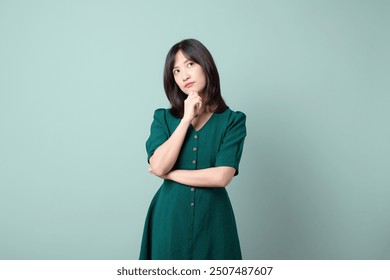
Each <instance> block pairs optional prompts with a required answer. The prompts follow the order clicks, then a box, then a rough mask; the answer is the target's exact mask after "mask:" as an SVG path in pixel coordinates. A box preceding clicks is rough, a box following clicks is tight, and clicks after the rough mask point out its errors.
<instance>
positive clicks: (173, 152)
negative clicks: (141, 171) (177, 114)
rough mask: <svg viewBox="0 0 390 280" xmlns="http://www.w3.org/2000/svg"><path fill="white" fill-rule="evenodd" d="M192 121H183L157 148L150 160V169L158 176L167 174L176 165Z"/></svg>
mask: <svg viewBox="0 0 390 280" xmlns="http://www.w3.org/2000/svg"><path fill="white" fill-rule="evenodd" d="M190 123H191V122H190V121H185V120H182V121H181V122H180V124H179V125H178V126H177V128H176V130H175V131H174V132H173V133H172V135H171V137H169V139H168V140H167V141H165V143H164V144H162V145H161V146H160V147H158V148H157V150H156V151H155V152H154V154H153V156H152V157H151V158H150V160H149V162H150V168H151V170H152V172H153V173H154V174H156V175H157V176H162V175H164V174H167V173H168V172H169V171H170V170H171V169H172V167H173V165H174V164H175V162H176V160H177V157H178V156H179V153H180V149H181V147H182V145H183V141H184V138H185V136H186V134H187V130H188V127H189V125H190Z"/></svg>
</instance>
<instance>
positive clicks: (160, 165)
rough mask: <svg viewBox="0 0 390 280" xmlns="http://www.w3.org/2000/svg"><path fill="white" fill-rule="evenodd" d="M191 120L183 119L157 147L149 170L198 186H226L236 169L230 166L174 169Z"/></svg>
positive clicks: (176, 180)
mask: <svg viewBox="0 0 390 280" xmlns="http://www.w3.org/2000/svg"><path fill="white" fill-rule="evenodd" d="M190 124H191V121H186V120H184V119H183V120H182V121H181V122H180V124H179V125H178V127H177V128H176V130H175V131H174V132H173V133H172V135H171V137H170V138H169V139H168V140H166V141H165V142H164V143H163V144H162V145H161V146H160V147H158V148H157V149H156V151H155V152H154V154H153V155H152V156H151V158H150V159H149V163H150V168H149V172H150V173H152V174H154V175H156V176H158V177H160V178H162V179H168V180H172V181H175V182H178V183H181V184H185V185H189V186H196V187H226V186H227V185H228V184H229V183H230V181H231V180H232V178H233V176H234V174H235V172H236V169H235V168H234V167H230V166H219V167H210V168H205V169H198V170H182V169H177V170H172V167H173V165H174V164H175V162H176V160H177V157H178V156H179V153H180V149H181V147H182V145H183V141H184V138H185V135H186V133H187V130H188V127H189V125H190Z"/></svg>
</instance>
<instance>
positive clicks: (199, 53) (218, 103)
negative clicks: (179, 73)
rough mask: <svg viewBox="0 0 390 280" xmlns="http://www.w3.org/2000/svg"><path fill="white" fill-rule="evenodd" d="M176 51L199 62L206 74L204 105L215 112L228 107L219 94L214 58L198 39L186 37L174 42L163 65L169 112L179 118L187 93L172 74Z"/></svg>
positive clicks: (181, 115) (182, 112) (220, 111)
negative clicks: (169, 105) (169, 104)
mask: <svg viewBox="0 0 390 280" xmlns="http://www.w3.org/2000/svg"><path fill="white" fill-rule="evenodd" d="M178 51H182V53H183V55H184V56H185V57H186V58H187V59H190V60H192V61H194V62H195V63H197V64H199V65H200V66H201V67H202V69H203V71H204V74H205V76H206V86H205V88H204V90H203V91H204V93H205V94H206V96H205V105H206V106H210V108H211V110H212V111H213V112H215V113H222V112H223V111H225V110H226V108H228V106H227V105H226V103H225V101H224V100H223V98H222V96H221V87H220V84H219V74H218V70H217V66H216V65H215V62H214V59H213V57H212V56H211V54H210V52H209V51H208V49H207V48H206V47H205V46H204V45H203V44H202V43H201V42H199V41H198V40H195V39H186V40H183V41H181V42H179V43H177V44H175V45H174V46H173V47H172V48H171V49H170V50H169V52H168V54H167V57H166V60H165V67H164V89H165V93H166V95H167V97H168V100H169V102H170V103H171V106H172V107H171V109H170V111H171V113H172V114H173V115H174V116H176V117H179V118H182V117H183V115H184V100H185V99H186V98H187V95H186V94H185V93H184V92H182V91H181V89H180V88H179V86H178V85H177V84H176V82H175V78H174V76H173V67H174V63H175V56H176V54H177V52H178Z"/></svg>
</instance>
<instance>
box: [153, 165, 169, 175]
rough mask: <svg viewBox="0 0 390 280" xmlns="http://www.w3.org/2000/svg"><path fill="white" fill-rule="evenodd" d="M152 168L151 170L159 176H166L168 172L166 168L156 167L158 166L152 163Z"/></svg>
mask: <svg viewBox="0 0 390 280" xmlns="http://www.w3.org/2000/svg"><path fill="white" fill-rule="evenodd" d="M150 170H151V173H153V174H154V175H156V176H157V177H162V176H164V175H165V174H167V173H168V172H166V171H165V170H164V169H162V168H156V167H153V166H152V165H151V166H150Z"/></svg>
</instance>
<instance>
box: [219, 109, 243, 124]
mask: <svg viewBox="0 0 390 280" xmlns="http://www.w3.org/2000/svg"><path fill="white" fill-rule="evenodd" d="M220 115H221V117H223V118H224V119H226V120H227V122H228V123H229V124H231V123H244V124H245V121H246V115H245V113H244V112H241V111H234V110H232V109H231V108H230V107H229V108H227V109H226V110H225V111H223V112H222V113H220Z"/></svg>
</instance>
